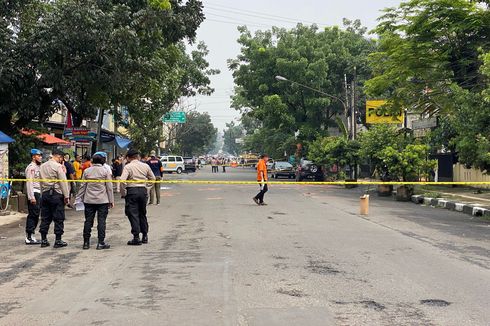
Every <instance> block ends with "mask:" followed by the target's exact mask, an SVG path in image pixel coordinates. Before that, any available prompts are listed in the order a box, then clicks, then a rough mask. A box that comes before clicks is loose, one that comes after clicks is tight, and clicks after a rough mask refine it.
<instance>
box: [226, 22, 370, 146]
mask: <svg viewBox="0 0 490 326" xmlns="http://www.w3.org/2000/svg"><path fill="white" fill-rule="evenodd" d="M344 27H345V28H344V29H341V28H339V27H331V28H325V29H324V30H319V29H318V27H316V26H304V25H301V24H299V25H298V26H297V27H296V28H293V29H291V30H287V29H283V28H272V29H271V30H267V31H258V32H256V33H255V35H252V34H251V33H250V31H249V30H248V29H247V28H245V27H241V28H239V31H240V33H241V35H240V38H239V40H238V43H239V44H240V45H241V46H242V50H241V54H240V55H239V56H238V57H237V58H236V59H234V60H229V68H230V69H231V70H232V71H233V76H234V80H235V85H236V87H235V95H234V97H233V107H234V108H235V109H238V110H241V111H242V112H244V113H247V115H248V116H250V117H253V118H255V119H257V120H259V121H260V122H261V125H260V127H259V128H260V129H261V130H260V131H259V132H258V133H257V135H259V134H260V135H261V137H262V141H263V143H264V146H270V147H272V148H275V149H279V148H284V147H287V149H288V152H291V151H294V147H295V139H294V135H295V133H296V134H297V132H298V131H299V136H298V142H308V141H311V140H314V139H316V138H317V137H320V136H324V135H327V134H328V127H330V126H335V125H336V124H335V119H334V117H335V115H337V114H340V115H342V116H344V114H346V113H347V112H345V107H344V105H343V104H342V101H338V100H334V99H333V98H331V97H328V96H323V95H321V94H318V93H316V92H314V91H312V90H309V89H306V88H304V87H301V86H300V85H299V84H297V83H301V84H304V85H306V86H309V87H312V88H315V89H318V90H321V91H322V92H325V93H327V94H330V95H332V96H335V97H337V98H340V99H344V98H345V87H344V74H346V75H347V78H348V79H349V81H350V80H351V79H352V78H353V75H354V73H355V69H354V67H356V68H357V78H358V82H359V85H362V81H363V80H365V79H366V78H368V77H369V76H370V69H369V67H368V64H367V56H368V54H369V53H370V52H372V51H373V50H374V49H375V42H374V41H372V40H369V39H367V38H366V37H365V36H364V32H365V29H364V28H363V27H362V26H361V25H360V22H359V21H354V22H351V21H347V20H346V21H345V26H344ZM278 75H279V76H284V77H286V78H287V79H289V80H290V81H292V82H287V81H280V80H276V76H278ZM361 100H362V99H361ZM252 137H254V135H251V136H250V137H249V139H250V138H252ZM292 137H293V138H292ZM291 138H292V139H291ZM266 144H267V145H266Z"/></svg>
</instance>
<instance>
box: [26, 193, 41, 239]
mask: <svg viewBox="0 0 490 326" xmlns="http://www.w3.org/2000/svg"><path fill="white" fill-rule="evenodd" d="M34 198H36V203H35V204H32V203H31V201H30V200H28V201H27V212H28V213H27V220H26V233H27V234H34V233H35V231H36V227H37V225H38V223H39V214H40V213H41V194H40V193H38V192H35V193H34Z"/></svg>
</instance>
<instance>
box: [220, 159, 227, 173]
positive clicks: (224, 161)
mask: <svg viewBox="0 0 490 326" xmlns="http://www.w3.org/2000/svg"><path fill="white" fill-rule="evenodd" d="M226 164H227V162H226V160H225V159H223V160H222V161H221V165H222V166H223V173H226Z"/></svg>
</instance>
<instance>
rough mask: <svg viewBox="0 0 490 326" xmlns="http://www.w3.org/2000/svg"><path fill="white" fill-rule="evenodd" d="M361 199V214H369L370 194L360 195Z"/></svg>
mask: <svg viewBox="0 0 490 326" xmlns="http://www.w3.org/2000/svg"><path fill="white" fill-rule="evenodd" d="M360 199H361V202H360V204H361V207H360V208H361V209H360V213H361V215H369V195H362V196H361V197H360Z"/></svg>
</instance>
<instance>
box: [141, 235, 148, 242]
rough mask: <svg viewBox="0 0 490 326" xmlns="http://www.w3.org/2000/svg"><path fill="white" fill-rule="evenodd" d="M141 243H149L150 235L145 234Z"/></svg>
mask: <svg viewBox="0 0 490 326" xmlns="http://www.w3.org/2000/svg"><path fill="white" fill-rule="evenodd" d="M141 243H148V234H146V233H143V237H142V239H141Z"/></svg>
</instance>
